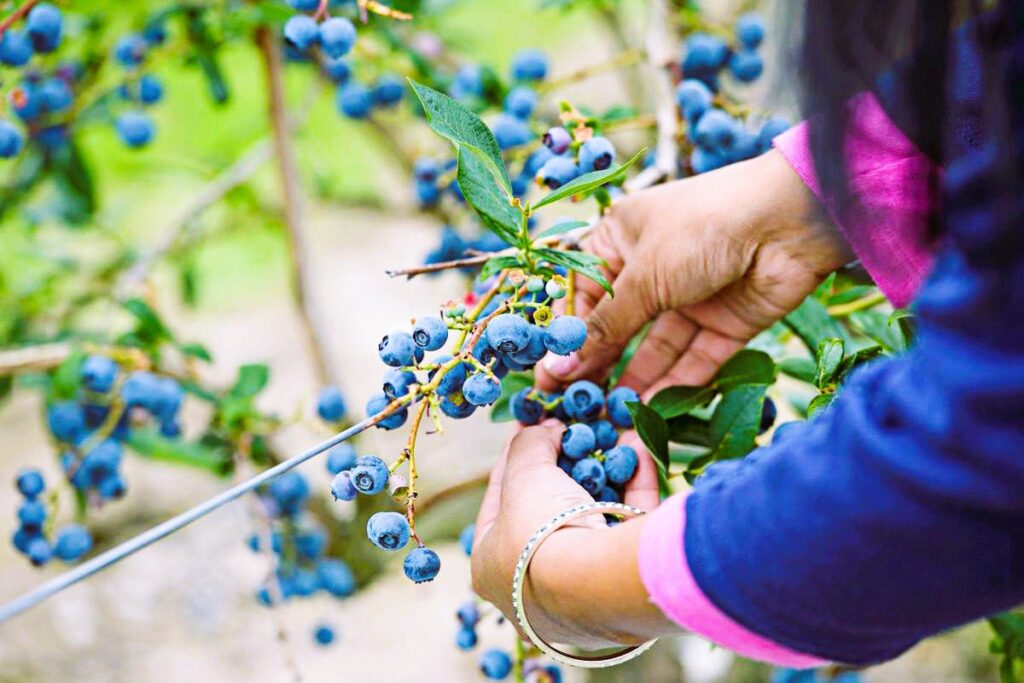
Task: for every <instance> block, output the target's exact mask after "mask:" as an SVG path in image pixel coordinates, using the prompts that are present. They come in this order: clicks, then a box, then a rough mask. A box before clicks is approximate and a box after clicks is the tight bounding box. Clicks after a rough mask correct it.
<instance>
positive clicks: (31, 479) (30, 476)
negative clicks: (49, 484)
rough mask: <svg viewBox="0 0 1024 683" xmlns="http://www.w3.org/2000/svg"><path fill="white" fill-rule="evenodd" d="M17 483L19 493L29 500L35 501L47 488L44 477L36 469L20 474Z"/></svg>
mask: <svg viewBox="0 0 1024 683" xmlns="http://www.w3.org/2000/svg"><path fill="white" fill-rule="evenodd" d="M15 481H16V485H17V487H18V492H19V493H20V494H21V495H23V496H25V498H27V499H29V500H33V499H34V498H35V497H36V496H38V495H39V494H40V493H42V492H43V489H45V488H46V482H45V481H43V475H42V474H41V473H40V472H39V470H37V469H36V468H34V467H32V468H26V469H23V470H21V471H20V472H18V478H17V479H16V480H15Z"/></svg>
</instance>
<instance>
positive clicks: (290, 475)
mask: <svg viewBox="0 0 1024 683" xmlns="http://www.w3.org/2000/svg"><path fill="white" fill-rule="evenodd" d="M268 490H269V492H270V496H271V498H273V499H274V503H275V504H276V505H277V509H278V511H279V512H280V513H281V514H282V515H294V514H296V513H298V512H300V511H301V510H302V507H303V506H304V505H305V503H306V499H307V498H308V497H309V484H308V483H306V478H305V477H303V476H302V475H301V474H299V473H298V472H295V471H294V470H293V471H291V472H285V473H284V474H282V475H281V476H279V477H277V478H276V479H273V480H271V482H270V486H269V487H268Z"/></svg>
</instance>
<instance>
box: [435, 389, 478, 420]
mask: <svg viewBox="0 0 1024 683" xmlns="http://www.w3.org/2000/svg"><path fill="white" fill-rule="evenodd" d="M441 412H442V413H444V414H445V415H447V416H448V417H450V418H453V419H455V420H462V419H464V418H467V417H469V416H470V415H472V414H473V413H474V412H476V406H475V405H473V404H472V403H470V402H469V401H468V400H466V397H465V396H463V395H462V392H461V391H453V392H452V393H450V394H448V395H447V396H445V397H444V398H442V399H441Z"/></svg>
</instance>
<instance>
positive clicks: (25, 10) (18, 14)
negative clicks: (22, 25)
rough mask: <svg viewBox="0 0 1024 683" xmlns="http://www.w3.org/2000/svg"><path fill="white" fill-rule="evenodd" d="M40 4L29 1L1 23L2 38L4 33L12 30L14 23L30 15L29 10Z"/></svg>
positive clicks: (35, 0)
mask: <svg viewBox="0 0 1024 683" xmlns="http://www.w3.org/2000/svg"><path fill="white" fill-rule="evenodd" d="M38 2H39V0H27V1H26V2H25V4H24V5H22V6H21V7H19V8H18V9H16V10H14V11H13V12H11V13H10V15H9V16H8V17H7V18H6V19H4V20H3V21H0V36H2V35H3V34H4V31H6V30H7V29H8V28H10V27H11V25H12V24H13V23H14V22H16V21H18V20H19V19H21V18H22V17H23V16H25V15H26V14H28V13H29V10H31V9H32V8H33V7H34V6H35V5H36V3H38Z"/></svg>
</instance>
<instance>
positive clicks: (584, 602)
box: [472, 420, 675, 648]
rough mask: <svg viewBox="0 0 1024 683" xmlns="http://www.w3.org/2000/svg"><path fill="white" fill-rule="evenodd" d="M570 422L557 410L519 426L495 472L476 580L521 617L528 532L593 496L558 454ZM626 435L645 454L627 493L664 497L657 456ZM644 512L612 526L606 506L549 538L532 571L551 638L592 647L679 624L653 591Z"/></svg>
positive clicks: (529, 594) (539, 618) (529, 603)
mask: <svg viewBox="0 0 1024 683" xmlns="http://www.w3.org/2000/svg"><path fill="white" fill-rule="evenodd" d="M564 429H565V427H564V425H562V423H560V422H558V421H557V420H548V421H546V422H545V423H544V424H542V425H541V426H538V427H530V428H527V429H523V430H521V431H520V432H519V433H518V434H516V436H515V437H513V438H512V440H511V441H510V442H509V445H508V447H507V448H506V449H505V453H504V454H503V455H502V456H501V459H500V460H499V462H498V464H497V466H496V467H495V468H494V471H493V472H492V473H491V479H490V482H489V484H488V488H487V493H486V494H485V496H484V500H483V504H482V505H481V507H480V514H479V517H478V519H477V523H476V538H475V540H474V545H473V553H472V562H473V588H474V590H475V591H476V592H477V594H479V595H480V596H481V597H482V598H484V599H485V600H487V601H489V602H491V603H492V604H494V605H496V606H497V607H498V608H499V609H500V610H501V611H502V613H503V614H505V616H506V617H508V618H509V620H510V621H511V622H512V623H513V624H515V616H514V612H513V610H512V577H513V574H514V573H515V566H516V562H517V561H518V559H519V555H520V553H522V551H523V548H524V547H525V545H526V542H527V541H528V540H529V538H530V536H532V535H533V533H534V532H535V531H536V530H537V529H539V528H540V527H541V526H542V525H543V524H545V523H546V522H548V521H549V520H550V519H551V518H552V517H554V516H555V515H557V514H558V513H560V512H564V511H565V510H568V509H570V508H572V507H575V506H576V505H579V504H580V503H588V502H593V498H591V497H590V495H589V494H588V493H587V492H586V491H584V490H583V488H582V487H580V485H579V484H577V483H576V482H575V481H573V480H572V478H571V477H569V476H568V475H567V474H565V472H563V471H562V470H561V469H559V467H558V465H556V464H555V462H556V460H557V457H558V447H559V441H560V439H561V435H562V431H563V430H564ZM620 443H627V444H629V445H631V446H633V447H634V448H635V449H636V450H637V451H638V453H639V454H640V459H639V460H640V464H639V467H638V470H637V473H636V475H635V476H634V477H633V479H632V481H630V483H629V484H628V485H627V488H626V494H625V501H624V502H626V503H628V504H630V505H634V506H636V507H639V508H642V509H645V510H650V509H653V508H654V507H655V506H657V504H658V482H657V475H656V473H655V470H654V463H653V462H652V461H651V459H650V457H649V456H647V454H646V453H645V452H644V450H643V447H642V446H641V445H640V443H639V440H638V439H637V438H636V436H635V434H632V433H629V434H625V435H623V437H622V441H621V442H620ZM642 529H643V518H642V517H641V518H638V519H636V520H631V521H628V522H625V523H622V524H619V525H617V526H615V527H612V528H609V527H608V526H607V525H606V524H605V522H604V518H603V517H602V516H601V515H593V516H590V517H585V518H582V519H580V520H578V522H577V524H576V525H573V526H568V525H567V526H565V527H562V528H561V529H559V530H558V531H555V532H554V533H553V534H552V535H551V536H550V537H549V538H548V539H547V540H546V541H544V542H543V543H542V544H541V546H540V548H539V550H538V551H537V553H536V555H534V558H533V561H532V562H531V564H530V569H529V572H528V573H527V581H526V585H525V587H524V600H525V604H526V609H527V614H528V616H529V619H530V624H531V625H532V626H533V628H534V629H535V630H536V631H537V633H538V634H540V636H541V637H542V638H544V639H545V640H547V641H548V642H552V643H571V644H574V645H578V646H581V647H586V648H598V647H607V646H609V645H613V644H617V643H627V642H642V641H644V640H647V639H648V638H651V637H653V636H656V635H660V634H662V633H667V632H671V631H673V630H675V628H674V626H673V625H672V624H671V622H669V621H668V620H667V619H666V618H665V617H664V616H663V615H662V614H661V612H660V611H659V610H658V608H657V607H654V606H653V605H652V604H651V603H650V602H649V601H648V599H647V592H646V590H644V587H643V584H642V583H641V581H640V576H639V570H638V567H637V547H638V544H639V538H640V531H641V530H642Z"/></svg>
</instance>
